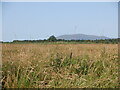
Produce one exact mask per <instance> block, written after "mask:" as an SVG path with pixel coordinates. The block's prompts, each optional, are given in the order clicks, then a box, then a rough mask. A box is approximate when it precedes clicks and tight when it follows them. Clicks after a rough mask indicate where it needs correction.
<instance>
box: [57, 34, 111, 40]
mask: <svg viewBox="0 0 120 90" xmlns="http://www.w3.org/2000/svg"><path fill="white" fill-rule="evenodd" d="M56 38H57V39H64V40H96V39H97V40H99V39H110V38H108V37H105V36H96V35H85V34H69V35H61V36H58V37H56Z"/></svg>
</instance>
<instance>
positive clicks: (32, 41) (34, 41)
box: [10, 35, 120, 44]
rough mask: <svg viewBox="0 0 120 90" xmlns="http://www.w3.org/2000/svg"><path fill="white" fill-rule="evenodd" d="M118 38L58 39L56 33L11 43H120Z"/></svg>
mask: <svg viewBox="0 0 120 90" xmlns="http://www.w3.org/2000/svg"><path fill="white" fill-rule="evenodd" d="M118 40H120V39H99V40H97V39H96V40H64V39H56V37H55V36H54V35H52V36H50V37H49V38H48V39H44V40H14V41H13V42H10V43H19V42H22V43H44V42H46V43H47V42H54V43H55V42H61V43H64V42H68V43H69V42H71V43H72V42H74V43H85V44H89V43H105V44H118Z"/></svg>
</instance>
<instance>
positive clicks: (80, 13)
mask: <svg viewBox="0 0 120 90" xmlns="http://www.w3.org/2000/svg"><path fill="white" fill-rule="evenodd" d="M2 10H3V13H2V15H3V17H2V18H3V20H2V23H3V25H2V26H3V28H2V30H3V40H4V41H12V40H15V39H21V40H24V39H46V38H48V37H49V36H51V35H55V36H59V35H63V34H90V35H100V36H103V35H104V36H108V37H110V38H116V37H118V3H117V2H96V3H95V2H79V3H77V2H76V3H73V2H66V3H65V2H58V3H55V2H53V3H52V2H46V3H43V2H36V3H34V2H16V3H15V2H8V3H7V2H6V3H5V2H4V3H3V4H2Z"/></svg>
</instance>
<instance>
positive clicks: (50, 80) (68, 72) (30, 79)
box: [2, 44, 118, 88]
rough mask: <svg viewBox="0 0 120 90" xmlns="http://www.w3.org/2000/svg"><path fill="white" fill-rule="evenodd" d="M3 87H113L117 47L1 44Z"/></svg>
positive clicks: (116, 80)
mask: <svg viewBox="0 0 120 90" xmlns="http://www.w3.org/2000/svg"><path fill="white" fill-rule="evenodd" d="M2 62H3V79H2V82H3V84H4V87H5V88H11V87H12V88H18V87H20V88H22V87H30V88H32V87H36V88H37V87H39V88H43V87H45V88H51V87H54V88H56V87H59V88H85V87H86V88H91V87H94V88H104V87H105V88H109V87H111V88H115V87H117V86H118V72H117V71H118V64H117V63H118V46H117V44H2Z"/></svg>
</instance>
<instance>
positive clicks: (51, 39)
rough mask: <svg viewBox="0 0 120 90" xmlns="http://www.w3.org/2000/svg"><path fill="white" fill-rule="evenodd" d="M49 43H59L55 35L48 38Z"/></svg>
mask: <svg viewBox="0 0 120 90" xmlns="http://www.w3.org/2000/svg"><path fill="white" fill-rule="evenodd" d="M48 41H57V39H56V37H55V36H54V35H52V36H50V37H49V38H48Z"/></svg>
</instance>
